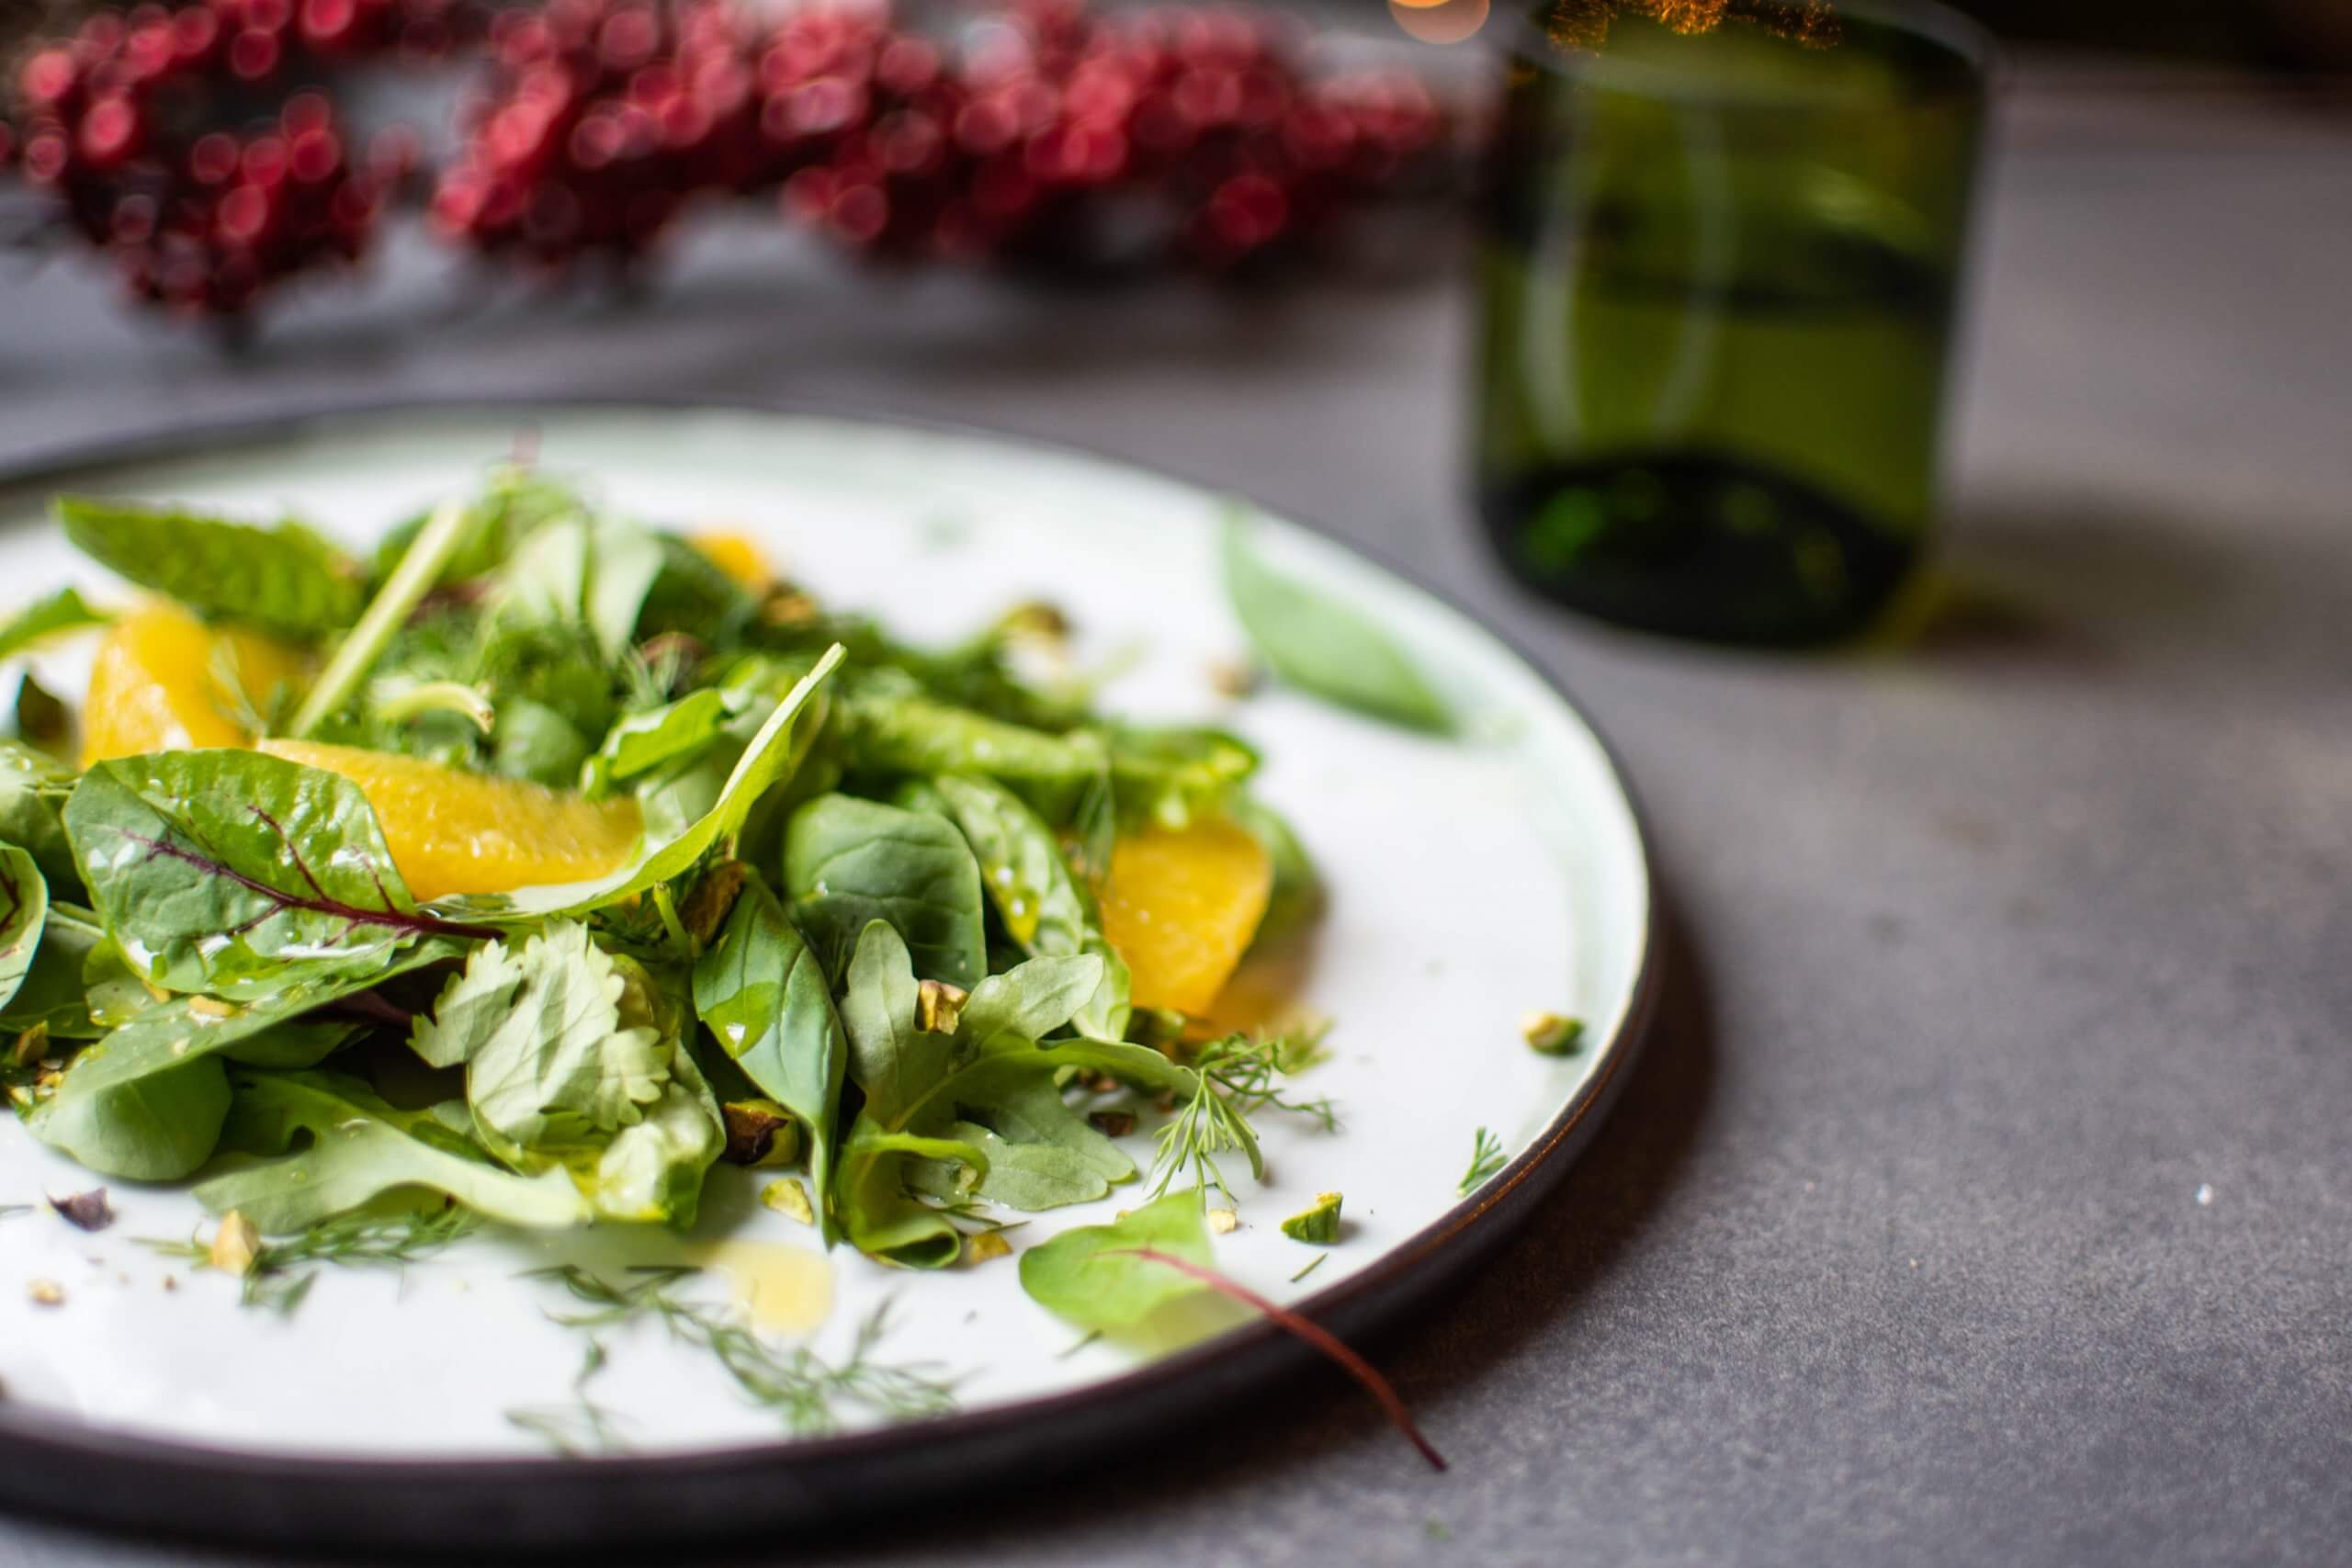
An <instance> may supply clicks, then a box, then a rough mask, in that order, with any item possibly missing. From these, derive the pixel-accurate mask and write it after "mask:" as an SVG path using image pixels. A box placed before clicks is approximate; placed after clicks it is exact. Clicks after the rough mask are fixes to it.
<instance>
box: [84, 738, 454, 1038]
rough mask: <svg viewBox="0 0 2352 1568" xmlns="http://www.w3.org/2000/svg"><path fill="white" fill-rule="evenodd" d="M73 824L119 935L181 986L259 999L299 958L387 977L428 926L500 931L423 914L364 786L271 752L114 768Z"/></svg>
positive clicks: (435, 931) (153, 760)
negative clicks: (386, 969)
mask: <svg viewBox="0 0 2352 1568" xmlns="http://www.w3.org/2000/svg"><path fill="white" fill-rule="evenodd" d="M64 821H65V830H66V834H67V836H68V837H69V838H70V839H71V840H72V841H73V845H74V854H75V857H76V858H77V859H78V861H79V862H80V863H81V868H82V873H83V879H84V880H85V882H86V883H87V884H88V885H89V886H90V888H91V890H92V893H93V895H94V897H96V902H97V908H98V913H99V915H100V916H101V918H103V919H105V921H106V925H107V931H108V932H109V933H110V934H112V936H113V937H114V939H115V941H116V942H117V943H118V944H119V946H120V947H121V949H122V953H123V955H124V957H125V958H126V959H127V960H129V961H130V964H131V965H132V966H133V967H134V968H135V969H137V970H138V971H139V972H140V973H141V974H142V975H144V976H146V977H147V978H148V979H150V980H153V982H154V983H155V984H157V985H159V986H162V987H165V988H166V989H169V990H175V991H204V992H209V993H210V994H212V995H215V996H222V997H233V998H254V997H261V996H266V995H268V994H269V993H270V992H271V991H273V990H275V989H277V987H278V986H280V985H281V984H283V982H284V971H285V967H286V965H288V964H291V963H295V962H298V961H299V962H302V963H304V964H308V965H311V966H313V972H314V973H321V974H324V973H342V974H373V973H378V972H380V971H381V970H382V969H383V968H384V967H385V965H386V964H390V962H391V959H392V956H393V954H395V953H398V952H399V951H400V950H401V948H403V947H406V946H408V945H409V944H411V943H412V942H414V941H415V940H416V939H417V938H418V937H420V936H428V935H441V936H458V937H468V936H489V935H493V934H495V933H494V932H492V931H489V930H487V929H484V928H481V927H467V926H461V925H455V924H452V923H451V922H449V921H447V920H444V919H438V918H436V917H434V916H432V915H428V914H425V913H424V912H422V911H420V910H419V909H418V908H417V907H416V904H415V901H414V900H413V899H412V898H411V897H409V892H408V888H407V886H405V885H403V884H402V883H401V877H400V873H399V871H398V870H396V869H395V868H394V867H393V864H392V857H391V852H390V850H388V849H387V848H386V847H385V844H384V835H383V831H382V829H380V828H379V827H378V825H377V822H376V814H375V812H374V811H372V810H371V809H369V807H368V797H367V796H366V795H362V794H361V793H360V791H359V786H358V785H357V784H353V783H352V782H351V781H350V780H348V779H345V778H343V777H341V776H340V775H338V774H335V773H326V772H324V771H322V770H320V769H316V768H306V767H302V766H300V764H298V763H294V762H289V761H284V760H282V759H280V758H277V757H271V756H266V755H264V754H263V753H261V752H258V751H232V750H210V751H170V752H157V753H155V754H153V755H150V756H144V757H125V758H119V759H117V760H114V761H105V762H100V763H99V764H97V765H96V767H94V768H92V769H91V770H90V771H89V772H88V773H85V774H84V775H83V777H82V782H81V783H80V784H78V785H77V786H75V788H74V795H73V797H72V798H71V799H69V800H68V801H67V802H66V803H65V813H64Z"/></svg>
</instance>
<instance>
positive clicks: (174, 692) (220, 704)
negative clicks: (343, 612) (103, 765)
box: [82, 602, 310, 768]
mask: <svg viewBox="0 0 2352 1568" xmlns="http://www.w3.org/2000/svg"><path fill="white" fill-rule="evenodd" d="M309 669H310V662H309V660H308V658H307V657H306V656H305V655H304V654H303V652H302V650H301V649H297V648H294V647H291V646H289V645H288V644H286V643H282V642H278V641H277V640H275V639H274V638H270V637H263V636H262V635H260V634H259V633H258V632H249V631H245V630H243V629H241V628H238V627H234V626H206V625H205V624H204V623H203V622H202V621H199V620H198V619H197V618H196V617H195V616H194V615H190V614H189V613H188V612H187V611H186V610H184V609H182V608H180V606H178V605H177V604H169V603H164V602H159V603H156V604H150V605H148V606H147V607H146V608H144V609H141V610H135V611H133V612H132V613H131V614H130V615H125V616H124V617H122V619H120V620H119V621H117V622H116V623H115V624H114V625H113V626H111V627H110V628H108V629H107V635H106V638H105V640H104V641H102V642H101V643H100V644H99V645H98V656H97V661H96V664H94V665H93V666H92V667H91V670H90V692H89V695H88V696H87V697H86V698H85V699H84V701H83V704H82V765H83V766H84V767H85V768H86V767H88V766H89V765H90V764H91V763H93V762H100V761H105V760H106V759H107V758H108V757H136V756H138V755H140V754H141V753H142V752H146V751H173V750H184V749H187V748H189V747H200V746H243V745H244V744H245V743H246V741H248V740H249V739H252V738H251V737H250V736H248V735H247V734H246V733H245V731H244V729H243V727H242V726H241V725H240V724H239V723H238V722H237V720H236V718H235V717H234V715H235V714H237V713H238V712H239V711H240V708H241V705H240V704H239V703H238V701H237V700H236V697H235V694H232V693H230V692H227V691H225V690H223V689H222V688H221V685H220V678H221V677H222V676H223V675H225V674H228V673H231V672H233V674H234V676H235V679H236V682H237V684H238V685H239V686H240V687H241V688H242V689H243V694H244V699H245V703H247V704H250V705H252V706H254V708H257V709H266V708H267V707H268V705H269V703H270V698H271V694H273V693H274V692H276V691H277V690H279V689H281V688H291V687H296V686H300V684H301V683H302V682H303V680H304V678H305V677H306V676H307V674H308V673H309Z"/></svg>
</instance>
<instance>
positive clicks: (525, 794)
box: [261, 740, 644, 898]
mask: <svg viewBox="0 0 2352 1568" xmlns="http://www.w3.org/2000/svg"><path fill="white" fill-rule="evenodd" d="M261 750H264V751H266V752H268V753H269V754H270V755H271V756H273V757H283V758H285V759H286V760H287V761H289V762H300V763H301V764H302V765H303V766H305V767H311V768H324V769H325V770H326V771H327V772H329V773H341V774H342V775H343V776H344V777H345V778H347V779H349V780H350V781H351V782H352V783H353V784H357V785H358V786H359V792H360V793H361V794H362V795H366V796H367V797H368V805H369V806H372V807H375V808H376V819H377V821H379V822H380V823H382V824H383V828H384V843H385V845H386V846H387V847H388V848H389V849H390V851H391V852H392V863H393V864H394V865H396V866H398V867H399V868H400V873H401V880H402V881H403V882H406V883H407V884H408V889H409V891H410V892H411V893H413V894H415V895H416V896H417V897H419V898H444V897H448V896H449V895H451V894H453V893H510V892H512V891H514V890H515V888H517V887H537V886H545V885H547V884H549V883H556V882H582V881H585V880H587V879H588V878H590V877H594V876H602V875H604V874H606V873H607V872H611V871H616V870H618V869H619V868H620V866H621V865H622V863H625V862H626V861H627V860H628V857H629V854H630V852H632V851H634V850H635V849H636V848H637V840H638V837H639V833H640V832H641V831H642V830H643V827H644V824H643V822H642V820H641V819H640V818H639V816H638V810H637V803H636V802H635V801H633V800H626V799H614V800H594V801H592V800H583V799H582V798H581V797H580V796H579V795H569V794H566V793H564V792H563V791H561V790H553V789H548V787H547V786H546V785H544V784H531V783H529V782H527V781H526V780H522V779H500V778H490V777H486V776H485V775H483V774H481V773H464V772H461V771H460V770H458V769H456V768H451V767H447V766H445V765H443V764H442V763H439V762H429V761H424V759H423V758H421V757H402V756H400V755H397V754H396V753H393V752H390V751H368V750H362V749H361V748H359V747H356V746H329V745H325V744H322V743H321V742H319V741H315V740H265V741H263V742H262V743H261Z"/></svg>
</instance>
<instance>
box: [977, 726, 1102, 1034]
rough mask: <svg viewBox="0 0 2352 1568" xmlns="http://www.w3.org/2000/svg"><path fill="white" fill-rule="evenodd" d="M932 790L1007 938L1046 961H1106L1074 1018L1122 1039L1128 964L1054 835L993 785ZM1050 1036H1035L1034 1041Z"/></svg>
mask: <svg viewBox="0 0 2352 1568" xmlns="http://www.w3.org/2000/svg"><path fill="white" fill-rule="evenodd" d="M930 788H931V789H932V790H933V792H934V793H935V794H936V795H937V796H938V798H939V800H940V801H941V803H942V804H943V805H944V807H945V808H946V810H947V813H948V816H949V819H950V820H951V821H953V822H954V823H955V824H956V826H957V827H958V828H960V829H963V833H964V840H965V841H966V842H967V843H968V844H970V845H971V846H972V853H973V855H974V856H975V857H976V858H977V859H978V861H979V863H980V886H982V887H983V888H985V889H986V890H987V892H988V896H989V900H990V901H991V902H992V903H994V904H995V905H996V912H997V918H998V919H999V920H1000V921H1001V922H1002V924H1003V926H1004V930H1005V933H1006V934H1007V935H1008V936H1010V937H1012V940H1013V942H1016V943H1017V944H1018V945H1019V946H1020V948H1021V950H1022V951H1023V953H1029V954H1031V955H1032V956H1033V957H1044V958H1069V957H1076V956H1077V955H1079V954H1080V953H1092V954H1093V955H1095V956H1096V957H1098V958H1100V959H1102V960H1103V977H1102V980H1101V981H1100V983H1099V984H1098V985H1097V987H1096V988H1095V991H1094V994H1093V995H1092V996H1091V997H1090V998H1087V999H1086V1000H1085V1002H1084V1003H1083V1004H1082V1005H1081V1006H1080V1007H1079V1008H1078V1009H1077V1010H1076V1012H1075V1014H1074V1016H1073V1017H1072V1019H1071V1020H1070V1021H1072V1022H1074V1023H1075V1024H1076V1025H1077V1027H1078V1032H1080V1034H1087V1035H1091V1036H1093V1037H1094V1038H1095V1039H1097V1040H1116V1039H1118V1038H1120V1037H1121V1036H1122V1035H1124V1034H1125V1033H1126V1032H1127V996H1128V978H1127V965H1126V962H1125V960H1124V959H1122V958H1121V957H1120V956H1119V955H1118V953H1116V952H1114V950H1113V949H1112V946H1111V944H1110V942H1108V941H1107V940H1105V939H1104V937H1103V926H1102V920H1101V918H1100V916H1099V915H1098V914H1097V912H1096V910H1095V908H1094V900H1093V897H1091V895H1090V894H1089V893H1088V892H1087V890H1086V889H1085V888H1084V887H1083V886H1080V883H1079V881H1078V879H1077V878H1076V877H1075V876H1073V875H1071V874H1070V869H1069V862H1068V861H1066V860H1064V859H1063V858H1062V852H1061V846H1060V845H1059V844H1057V843H1056V842H1055V840H1054V835H1053V830H1052V829H1049V828H1047V827H1046V824H1045V823H1044V822H1042V821H1040V820H1039V819H1038V818H1037V815H1036V813H1035V812H1033V811H1031V810H1030V809H1029V807H1027V805H1025V804H1024V803H1023V801H1022V800H1021V798H1020V797H1019V796H1018V795H1014V794H1013V793H1012V791H1011V790H1009V789H1006V788H1005V787H1004V786H1003V785H1002V784H998V783H996V782H995V781H994V780H991V779H982V778H972V777H967V776H964V775H959V774H953V773H950V774H944V775H943V776H941V777H939V778H936V779H933V780H932V781H931V782H930ZM975 999H976V1000H977V999H978V998H977V997H976V998H975ZM1048 1027H1052V1026H1048ZM1045 1032H1046V1031H1045V1030H1035V1031H1032V1032H1031V1038H1033V1039H1035V1038H1038V1037H1039V1036H1041V1035H1043V1034H1044V1033H1045Z"/></svg>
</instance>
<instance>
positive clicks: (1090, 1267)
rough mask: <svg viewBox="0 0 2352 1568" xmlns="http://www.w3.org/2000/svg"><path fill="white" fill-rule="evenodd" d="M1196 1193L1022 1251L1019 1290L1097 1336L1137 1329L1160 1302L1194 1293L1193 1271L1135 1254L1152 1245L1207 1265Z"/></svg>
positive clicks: (1205, 1233) (1178, 1194)
mask: <svg viewBox="0 0 2352 1568" xmlns="http://www.w3.org/2000/svg"><path fill="white" fill-rule="evenodd" d="M1201 1210H1202V1203H1201V1196H1200V1194H1199V1193H1197V1192H1193V1191H1190V1190H1187V1191H1182V1192H1170V1193H1169V1194H1168V1195H1167V1196H1166V1197H1164V1198H1159V1199H1156V1200H1154V1201H1151V1202H1149V1203H1147V1204H1145V1205H1144V1206H1143V1207H1142V1208H1140V1209H1136V1210H1135V1211H1133V1212H1132V1213H1128V1214H1126V1215H1125V1216H1124V1217H1122V1218H1121V1219H1119V1220H1118V1221H1116V1222H1115V1223H1114V1224H1107V1225H1081V1226H1080V1227H1078V1228H1077V1229H1075V1230H1067V1231H1064V1232H1063V1233H1062V1234H1061V1235H1057V1236H1055V1237H1054V1238H1053V1239H1052V1240H1050V1241H1046V1242H1043V1243H1040V1244H1039V1245H1038V1246H1035V1247H1031V1248H1029V1250H1028V1251H1026V1252H1024V1253H1023V1254H1022V1255H1021V1288H1022V1289H1023V1291H1026V1292H1028V1293H1029V1298H1030V1299H1031V1300H1032V1301H1034V1302H1035V1303H1037V1304H1038V1305H1040V1306H1042V1307H1044V1308H1045V1309H1046V1311H1047V1312H1050V1313H1052V1314H1054V1315H1055V1316H1057V1317H1059V1318H1061V1319H1063V1320H1064V1321H1066V1322H1069V1323H1071V1324H1074V1325H1077V1326H1078V1327H1080V1328H1084V1329H1089V1330H1091V1331H1093V1332H1095V1333H1098V1334H1120V1333H1128V1332H1133V1331H1136V1330H1138V1329H1141V1328H1142V1327H1143V1326H1144V1325H1145V1323H1146V1321H1147V1320H1148V1318H1150V1317H1151V1316H1152V1315H1153V1314H1155V1313H1157V1312H1159V1309H1160V1308H1162V1307H1164V1306H1167V1305H1168V1304H1169V1303H1171V1302H1176V1301H1180V1300H1182V1298H1184V1297H1186V1296H1190V1295H1193V1294H1194V1293H1196V1292H1199V1291H1200V1290H1201V1289H1202V1286H1201V1284H1200V1282H1199V1281H1198V1280H1194V1279H1193V1278H1192V1277H1191V1276H1190V1275H1187V1274H1184V1273H1182V1272H1180V1271H1178V1270H1177V1269H1170V1268H1169V1267H1167V1266H1166V1265H1165V1264H1160V1263H1155V1262H1153V1261H1151V1260H1150V1259H1149V1258H1138V1257H1136V1256H1135V1253H1136V1249H1138V1248H1142V1247H1149V1248H1151V1249H1153V1250H1154V1251H1158V1252H1164V1253H1167V1254H1168V1255H1169V1256H1170V1257H1173V1258H1182V1259H1184V1260H1185V1261H1186V1262H1188V1263H1196V1264H1198V1265H1200V1266H1201V1267H1202V1268H1204V1269H1205V1268H1208V1267H1209V1266H1210V1264H1211V1261H1212V1259H1211V1255H1210V1251H1209V1236H1208V1228H1207V1226H1206V1225H1204V1224H1203V1223H1202V1220H1201Z"/></svg>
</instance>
